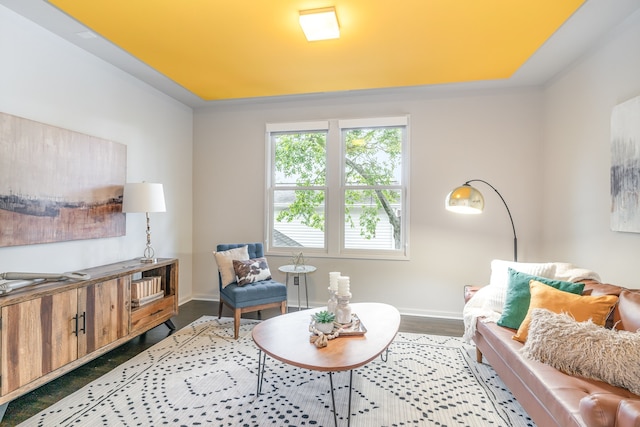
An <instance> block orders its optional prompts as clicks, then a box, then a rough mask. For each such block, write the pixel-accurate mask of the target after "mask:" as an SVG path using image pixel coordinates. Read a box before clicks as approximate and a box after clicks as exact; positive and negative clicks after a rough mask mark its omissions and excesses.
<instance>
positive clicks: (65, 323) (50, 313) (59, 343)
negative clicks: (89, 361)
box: [1, 289, 78, 395]
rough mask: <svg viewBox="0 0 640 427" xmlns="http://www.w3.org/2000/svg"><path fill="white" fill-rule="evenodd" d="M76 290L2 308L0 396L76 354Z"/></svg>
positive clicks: (59, 365) (65, 362)
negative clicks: (0, 384) (0, 387)
mask: <svg viewBox="0 0 640 427" xmlns="http://www.w3.org/2000/svg"><path fill="white" fill-rule="evenodd" d="M77 304H78V291H77V289H72V290H70V291H66V292H60V293H58V294H54V295H49V296H44V297H42V298H36V299H33V300H29V301H25V302H21V303H18V304H13V305H9V306H5V307H2V350H1V357H2V395H5V394H7V393H9V392H11V391H13V390H15V389H17V388H18V387H21V386H23V385H25V384H28V383H29V382H31V381H33V380H35V379H37V378H39V377H41V376H43V375H46V374H48V373H49V372H51V371H53V370H55V369H58V368H59V367H61V366H63V365H66V364H67V363H69V362H71V361H73V360H75V359H76V358H77V356H78V340H77V336H76V329H75V328H76V321H75V316H76V313H77Z"/></svg>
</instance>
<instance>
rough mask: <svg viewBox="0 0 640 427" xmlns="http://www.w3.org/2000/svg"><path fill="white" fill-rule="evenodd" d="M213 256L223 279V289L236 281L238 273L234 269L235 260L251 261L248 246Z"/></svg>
mask: <svg viewBox="0 0 640 427" xmlns="http://www.w3.org/2000/svg"><path fill="white" fill-rule="evenodd" d="M213 256H214V257H215V258H216V264H218V271H219V272H220V278H221V279H222V287H223V288H225V287H226V286H228V285H229V284H231V283H234V282H235V281H236V272H235V270H234V269H233V260H234V259H235V260H241V261H242V260H248V259H249V251H248V246H247V245H245V246H241V247H239V248H233V249H227V250H226V251H217V252H213Z"/></svg>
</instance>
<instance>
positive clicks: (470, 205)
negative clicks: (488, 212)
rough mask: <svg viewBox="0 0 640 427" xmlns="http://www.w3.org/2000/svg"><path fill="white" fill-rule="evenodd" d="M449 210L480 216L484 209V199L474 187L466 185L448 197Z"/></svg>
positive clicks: (446, 200)
mask: <svg viewBox="0 0 640 427" xmlns="http://www.w3.org/2000/svg"><path fill="white" fill-rule="evenodd" d="M445 207H446V208H447V210H449V211H452V212H457V213H464V214H479V213H482V210H483V209H484V197H482V193H480V192H479V191H478V190H476V189H475V188H474V187H472V186H470V185H468V184H465V185H462V186H460V187H458V188H456V189H454V190H453V191H452V192H451V193H449V194H448V195H447V198H446V199H445Z"/></svg>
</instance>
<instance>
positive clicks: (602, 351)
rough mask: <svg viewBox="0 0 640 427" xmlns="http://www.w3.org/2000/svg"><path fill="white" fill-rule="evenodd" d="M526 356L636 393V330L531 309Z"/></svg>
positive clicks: (639, 366)
mask: <svg viewBox="0 0 640 427" xmlns="http://www.w3.org/2000/svg"><path fill="white" fill-rule="evenodd" d="M520 351H521V352H522V353H523V354H524V355H525V356H526V357H528V358H530V359H534V360H537V361H539V362H542V363H546V364H548V365H550V366H553V367H554V368H556V369H558V370H560V371H562V372H564V373H566V374H569V375H574V376H581V377H585V378H591V379H594V380H600V381H604V382H607V383H609V384H612V385H614V386H618V387H622V388H625V389H627V390H629V391H630V392H632V393H634V394H638V395H640V333H638V332H629V331H617V330H612V329H606V328H603V327H602V326H598V325H595V324H594V323H593V322H591V321H590V320H588V321H586V322H576V321H575V320H574V319H573V318H571V317H570V316H569V315H567V314H565V313H561V314H557V313H553V312H551V311H549V310H546V309H542V308H537V309H534V310H532V311H531V324H530V326H529V336H528V338H527V341H526V343H525V344H524V346H523V347H522V349H521V350H520Z"/></svg>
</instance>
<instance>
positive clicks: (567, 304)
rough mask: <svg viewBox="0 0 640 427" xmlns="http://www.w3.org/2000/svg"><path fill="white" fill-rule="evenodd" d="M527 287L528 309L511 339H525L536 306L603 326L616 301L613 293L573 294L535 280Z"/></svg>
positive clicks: (616, 298)
mask: <svg viewBox="0 0 640 427" xmlns="http://www.w3.org/2000/svg"><path fill="white" fill-rule="evenodd" d="M529 288H530V291H531V303H530V304H529V311H528V312H527V316H526V317H525V319H524V320H523V322H522V324H521V325H520V328H518V332H517V333H516V334H515V335H514V336H513V339H515V340H516V341H520V342H525V341H526V340H527V334H528V331H529V323H530V322H531V311H532V310H535V309H536V308H546V309H547V310H550V311H552V312H554V313H562V312H566V313H568V314H570V315H571V316H572V317H573V318H574V319H575V320H576V321H578V322H583V321H585V320H588V319H591V320H592V321H593V323H595V324H596V325H600V326H604V324H605V322H606V320H607V316H608V315H609V313H610V312H611V310H613V307H614V306H615V305H616V303H617V302H618V297H617V296H615V295H601V296H591V295H574V294H571V293H569V292H564V291H560V290H558V289H555V288H552V287H551V286H548V285H545V284H544V283H540V282H538V281H536V280H532V281H531V283H530V284H529Z"/></svg>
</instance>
